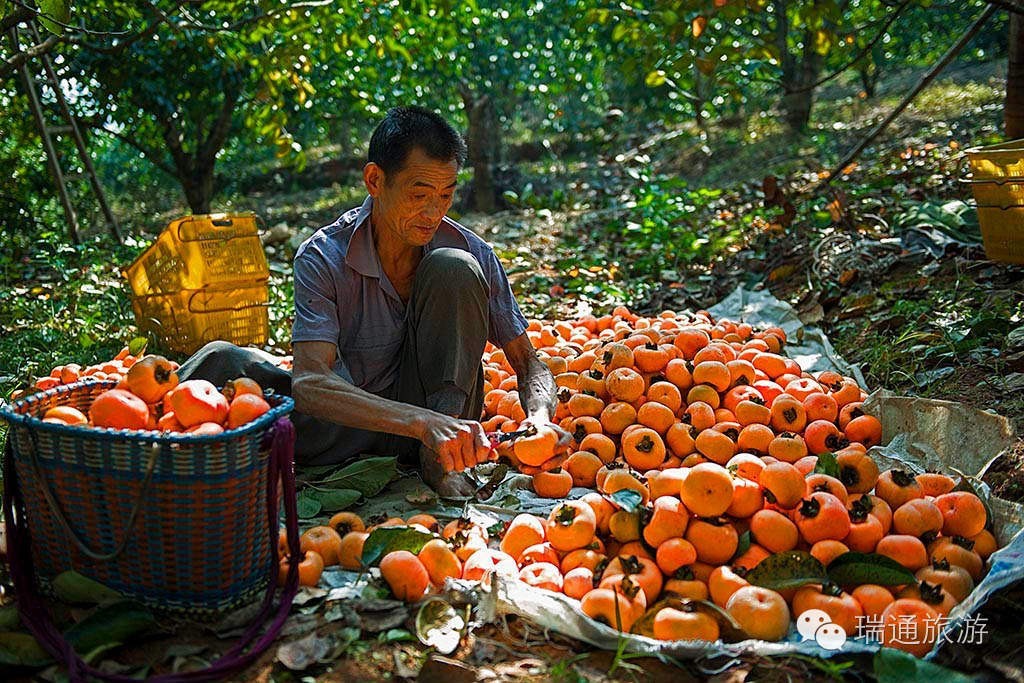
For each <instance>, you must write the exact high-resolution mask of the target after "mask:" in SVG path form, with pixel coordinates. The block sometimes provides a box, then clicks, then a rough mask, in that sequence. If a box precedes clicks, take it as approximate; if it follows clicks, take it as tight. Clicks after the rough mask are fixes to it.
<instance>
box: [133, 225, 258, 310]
mask: <svg viewBox="0 0 1024 683" xmlns="http://www.w3.org/2000/svg"><path fill="white" fill-rule="evenodd" d="M269 275H270V270H269V268H268V267H267V257H266V255H265V254H264V252H263V244H262V242H260V238H259V228H258V227H257V223H256V216H255V215H254V214H209V215H194V216H185V217H183V218H179V219H177V220H175V221H171V223H170V224H169V225H168V226H167V227H166V228H165V229H164V231H163V232H161V233H160V235H159V236H158V237H157V238H156V240H155V241H154V242H153V244H151V245H150V246H149V248H148V249H146V251H144V252H143V253H142V255H141V256H139V257H138V258H137V259H135V262H134V263H132V264H131V265H130V266H128V268H126V269H125V270H124V276H125V277H126V278H128V282H129V283H130V284H131V288H132V293H133V294H135V296H149V295H151V294H169V293H173V292H178V291H182V290H190V289H191V290H195V289H202V288H204V287H209V286H212V285H221V284H227V283H236V282H239V281H243V280H247V281H253V280H260V279H263V280H265V279H266V278H267V277H268V276H269Z"/></svg>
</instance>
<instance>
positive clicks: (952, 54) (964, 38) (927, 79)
mask: <svg viewBox="0 0 1024 683" xmlns="http://www.w3.org/2000/svg"><path fill="white" fill-rule="evenodd" d="M998 9H999V8H998V7H996V5H994V4H989V6H988V7H987V8H986V9H985V11H984V12H982V13H981V15H980V16H979V17H978V18H977V19H975V20H974V23H973V24H971V26H970V28H968V29H967V30H966V31H965V32H964V33H963V35H961V36H960V39H959V40H957V41H956V43H955V44H954V45H953V46H952V47H950V48H949V49H948V50H947V51H946V54H944V55H943V56H942V59H940V60H939V61H938V62H937V63H936V64H935V65H934V66H933V67H932V68H931V69H929V70H928V73H926V74H925V75H924V76H922V77H921V80H920V81H918V82H917V85H915V86H914V89H913V90H911V91H910V92H909V93H907V96H906V97H904V98H903V101H902V102H900V103H899V104H898V105H897V106H896V108H895V109H893V110H892V111H891V112H890V113H889V115H888V116H886V117H885V118H884V119H882V121H881V123H879V124H878V125H877V126H875V128H874V129H873V130H872V131H871V132H870V133H868V135H867V137H865V138H864V139H863V140H861V141H860V142H859V143H858V144H857V146H856V147H854V148H853V149H852V150H850V152H849V153H848V154H847V155H846V156H845V157H843V160H842V161H840V162H839V163H838V164H836V165H835V167H834V168H833V169H832V171H831V172H830V173H829V174H828V177H826V178H825V180H824V184H826V185H827V184H829V183H830V182H832V180H833V179H835V178H836V177H838V176H839V175H840V174H841V173H842V172H843V169H844V168H846V167H847V166H849V165H850V162H852V161H853V160H854V159H856V158H857V157H858V156H859V155H860V153H861V152H863V151H864V149H865V148H866V147H867V146H868V145H870V144H871V143H872V142H873V141H874V140H875V138H877V137H878V136H879V135H880V134H881V132H882V131H883V130H885V128H886V126H888V125H889V124H890V123H892V122H893V120H894V119H895V118H896V117H897V116H899V115H900V112H902V111H903V110H904V109H906V108H907V107H908V106H909V105H910V103H911V102H913V101H914V98H915V97H917V96H918V94H919V93H920V92H921V91H922V90H924V89H925V87H926V86H927V85H928V84H929V83H931V82H932V81H933V80H935V77H936V76H938V75H939V74H940V73H942V70H943V69H945V68H946V67H947V66H948V65H949V63H950V62H952V61H953V60H954V59H955V58H956V56H957V55H958V54H960V52H961V51H963V49H964V48H965V47H967V43H969V42H971V39H972V38H974V36H976V35H977V34H978V33H979V32H980V31H981V29H982V28H983V27H984V26H985V24H986V23H987V22H988V20H989V19H991V18H992V15H993V14H995V13H996V12H997V11H998Z"/></svg>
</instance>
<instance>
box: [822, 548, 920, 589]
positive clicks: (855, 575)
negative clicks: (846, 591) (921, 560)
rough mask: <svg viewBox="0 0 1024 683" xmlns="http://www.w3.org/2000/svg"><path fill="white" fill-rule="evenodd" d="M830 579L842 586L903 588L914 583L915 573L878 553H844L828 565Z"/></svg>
mask: <svg viewBox="0 0 1024 683" xmlns="http://www.w3.org/2000/svg"><path fill="white" fill-rule="evenodd" d="M828 578H829V580H830V581H832V582H833V583H837V584H839V585H840V586H859V585H861V584H863V583H876V584H878V585H880V586H902V585H903V584H907V583H914V580H915V579H914V573H913V572H911V571H910V570H909V569H907V568H906V567H904V566H903V565H901V564H900V563H899V562H897V561H896V560H893V559H892V558H889V557H886V556H885V555H879V554H877V553H857V552H852V551H851V552H848V553H843V554H842V555H840V556H839V557H837V558H836V559H834V560H832V562H831V563H829V565H828Z"/></svg>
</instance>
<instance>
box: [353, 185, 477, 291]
mask: <svg viewBox="0 0 1024 683" xmlns="http://www.w3.org/2000/svg"><path fill="white" fill-rule="evenodd" d="M372 210H373V197H367V198H366V200H365V201H363V204H362V206H360V207H359V211H358V213H356V217H355V227H354V228H353V229H352V235H351V236H350V237H349V242H348V250H347V251H346V252H345V263H346V264H348V266H349V267H350V268H352V269H353V270H355V271H356V272H358V273H360V274H362V275H365V276H367V277H375V278H380V276H381V269H380V257H379V256H378V255H377V246H376V245H375V244H374V243H373V229H372V227H373V226H372V225H371V223H370V213H371V212H372ZM442 247H455V248H456V249H463V250H468V249H469V241H468V240H467V239H466V236H465V235H463V234H462V233H461V232H460V231H459V229H458V228H457V227H456V225H455V222H454V221H453V220H451V219H450V218H448V217H447V216H445V217H444V218H443V219H442V220H441V225H440V226H438V228H437V232H435V233H434V236H433V237H432V238H431V240H430V242H428V243H427V244H426V245H425V246H424V247H423V253H424V255H426V254H429V253H430V252H431V251H433V250H434V249H440V248H442Z"/></svg>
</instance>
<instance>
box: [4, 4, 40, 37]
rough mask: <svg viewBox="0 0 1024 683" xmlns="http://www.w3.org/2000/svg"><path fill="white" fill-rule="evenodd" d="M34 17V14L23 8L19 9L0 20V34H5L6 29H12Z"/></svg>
mask: <svg viewBox="0 0 1024 683" xmlns="http://www.w3.org/2000/svg"><path fill="white" fill-rule="evenodd" d="M34 16H35V14H34V13H33V12H32V11H30V10H27V9H25V8H24V7H19V8H18V9H16V10H14V11H13V12H11V13H10V14H8V15H7V16H6V17H4V18H3V19H0V33H7V29H10V28H14V27H15V26H17V25H18V24H20V23H23V22H26V21H28V20H29V19H31V18H32V17H34Z"/></svg>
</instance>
